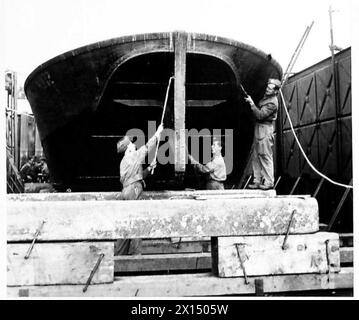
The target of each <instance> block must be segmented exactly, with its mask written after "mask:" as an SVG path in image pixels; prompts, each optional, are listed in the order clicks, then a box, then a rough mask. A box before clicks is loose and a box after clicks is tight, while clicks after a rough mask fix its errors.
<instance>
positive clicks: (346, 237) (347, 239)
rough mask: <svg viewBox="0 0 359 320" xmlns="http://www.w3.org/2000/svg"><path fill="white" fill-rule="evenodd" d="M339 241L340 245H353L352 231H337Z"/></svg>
mask: <svg viewBox="0 0 359 320" xmlns="http://www.w3.org/2000/svg"><path fill="white" fill-rule="evenodd" d="M339 243H340V246H341V247H352V246H353V234H352V233H339Z"/></svg>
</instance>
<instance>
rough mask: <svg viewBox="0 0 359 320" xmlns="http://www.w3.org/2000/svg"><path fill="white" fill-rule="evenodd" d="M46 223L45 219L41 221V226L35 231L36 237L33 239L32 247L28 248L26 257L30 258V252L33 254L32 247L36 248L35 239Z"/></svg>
mask: <svg viewBox="0 0 359 320" xmlns="http://www.w3.org/2000/svg"><path fill="white" fill-rule="evenodd" d="M44 224H45V220H43V221H42V222H41V224H40V226H39V227H38V228H37V230H36V232H35V235H34V239H33V240H32V242H31V245H30V247H29V249H28V250H27V253H26V255H25V259H29V257H30V254H31V252H32V249H33V248H34V244H35V241H36V239H37V237H38V236H39V235H40V232H41V229H42V227H43V226H44Z"/></svg>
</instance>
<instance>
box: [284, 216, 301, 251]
mask: <svg viewBox="0 0 359 320" xmlns="http://www.w3.org/2000/svg"><path fill="white" fill-rule="evenodd" d="M296 212H297V210H293V212H292V214H291V216H290V221H289V224H288V228H287V233H286V235H285V237H284V241H283V244H282V250H286V249H288V245H287V240H288V236H289V230H290V227H291V226H292V222H293V217H294V214H295V213H296Z"/></svg>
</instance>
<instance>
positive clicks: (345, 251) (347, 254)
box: [339, 247, 354, 263]
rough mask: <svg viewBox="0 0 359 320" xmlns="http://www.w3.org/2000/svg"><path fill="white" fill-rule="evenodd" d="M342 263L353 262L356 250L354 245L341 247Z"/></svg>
mask: <svg viewBox="0 0 359 320" xmlns="http://www.w3.org/2000/svg"><path fill="white" fill-rule="evenodd" d="M339 252H340V263H353V261H354V250H353V248H352V247H348V248H340V250H339Z"/></svg>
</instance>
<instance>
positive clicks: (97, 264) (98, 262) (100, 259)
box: [82, 253, 105, 292]
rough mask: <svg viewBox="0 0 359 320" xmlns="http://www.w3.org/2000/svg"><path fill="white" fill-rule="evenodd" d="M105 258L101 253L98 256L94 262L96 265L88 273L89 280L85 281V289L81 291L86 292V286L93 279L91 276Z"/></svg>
mask: <svg viewBox="0 0 359 320" xmlns="http://www.w3.org/2000/svg"><path fill="white" fill-rule="evenodd" d="M104 256H105V254H103V253H101V254H100V256H99V257H98V260H97V262H96V265H95V266H94V268H93V269H92V271H91V273H90V276H89V278H88V279H87V282H86V285H85V287H84V288H83V289H82V291H83V292H86V290H87V288H88V286H89V285H90V283H91V280H92V278H93V276H94V275H95V272H96V271H97V269H98V267H99V266H100V263H101V261H102V259H103V257H104Z"/></svg>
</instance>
